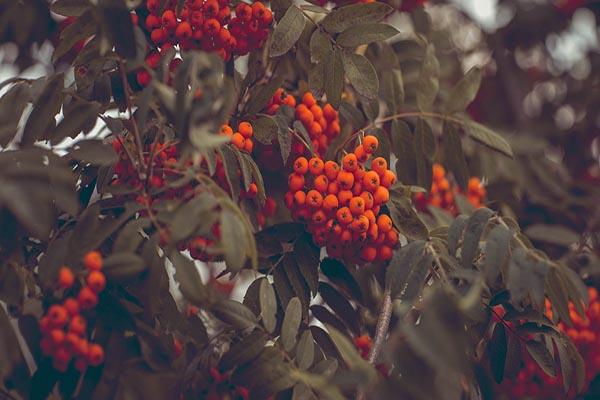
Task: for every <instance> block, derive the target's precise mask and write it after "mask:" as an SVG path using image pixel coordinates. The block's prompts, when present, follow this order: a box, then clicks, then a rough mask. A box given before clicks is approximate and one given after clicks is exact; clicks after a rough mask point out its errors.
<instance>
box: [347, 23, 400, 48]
mask: <svg viewBox="0 0 600 400" xmlns="http://www.w3.org/2000/svg"><path fill="white" fill-rule="evenodd" d="M398 33H400V32H398V30H397V29H396V28H394V27H393V26H391V25H388V24H381V23H374V22H371V23H366V24H360V25H354V26H351V27H349V28H348V29H346V30H344V31H343V32H342V33H340V34H339V36H338V37H337V39H336V41H337V44H339V45H340V46H342V47H356V46H360V45H361V44H368V43H373V42H380V41H382V40H386V39H389V38H391V37H394V36H396V35H397V34H398Z"/></svg>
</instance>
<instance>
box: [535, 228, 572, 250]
mask: <svg viewBox="0 0 600 400" xmlns="http://www.w3.org/2000/svg"><path fill="white" fill-rule="evenodd" d="M525 234H526V235H527V236H529V238H530V239H531V240H534V241H538V242H544V243H550V244H555V245H557V246H561V247H569V246H570V245H572V244H573V243H577V242H579V238H580V237H579V236H580V235H579V234H578V233H577V232H574V231H573V230H571V229H569V228H567V227H566V226H564V225H550V224H535V225H530V226H528V227H527V229H525Z"/></svg>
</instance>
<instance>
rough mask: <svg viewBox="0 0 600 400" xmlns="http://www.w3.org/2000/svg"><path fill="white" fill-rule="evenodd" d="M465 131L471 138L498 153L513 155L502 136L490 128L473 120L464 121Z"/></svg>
mask: <svg viewBox="0 0 600 400" xmlns="http://www.w3.org/2000/svg"><path fill="white" fill-rule="evenodd" d="M465 132H467V135H469V137H471V139H473V140H475V141H477V142H479V143H481V144H483V145H484V146H486V147H489V148H490V149H492V150H494V151H497V152H498V153H500V154H504V155H505V156H507V157H511V158H512V156H513V152H512V149H511V148H510V145H509V144H508V142H506V140H504V138H503V137H502V136H500V135H499V134H497V133H496V132H494V131H492V130H491V129H489V128H487V127H485V126H483V125H481V124H479V123H477V122H475V121H467V122H465Z"/></svg>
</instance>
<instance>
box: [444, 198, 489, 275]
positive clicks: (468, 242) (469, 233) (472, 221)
mask: <svg viewBox="0 0 600 400" xmlns="http://www.w3.org/2000/svg"><path fill="white" fill-rule="evenodd" d="M493 215H494V212H493V211H492V210H490V209H489V208H480V209H478V210H476V211H475V212H474V213H473V215H472V216H471V217H470V218H469V221H468V222H467V226H466V229H465V237H464V240H463V243H462V246H461V249H462V251H461V260H462V265H463V267H465V268H471V265H472V264H473V260H474V259H475V256H476V255H477V252H478V250H479V240H480V239H481V234H482V233H483V230H484V229H485V226H486V225H487V223H488V221H489V219H490V218H491V217H492V216H493ZM450 229H452V228H450Z"/></svg>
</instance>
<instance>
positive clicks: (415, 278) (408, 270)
mask: <svg viewBox="0 0 600 400" xmlns="http://www.w3.org/2000/svg"><path fill="white" fill-rule="evenodd" d="M432 260H433V256H432V255H431V254H430V253H429V252H425V242H424V241H422V240H417V241H415V242H411V243H409V244H407V245H406V246H404V247H402V248H401V249H400V250H398V251H397V252H396V254H394V257H393V258H392V261H390V265H389V266H388V267H387V270H386V274H385V282H386V287H388V288H389V289H390V291H391V294H392V299H401V300H403V301H407V302H409V303H410V302H412V301H413V300H415V299H416V297H417V296H418V295H419V293H420V292H421V287H422V286H423V283H424V281H425V277H426V276H427V273H428V272H429V270H430V268H431V262H432Z"/></svg>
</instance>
